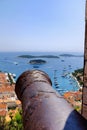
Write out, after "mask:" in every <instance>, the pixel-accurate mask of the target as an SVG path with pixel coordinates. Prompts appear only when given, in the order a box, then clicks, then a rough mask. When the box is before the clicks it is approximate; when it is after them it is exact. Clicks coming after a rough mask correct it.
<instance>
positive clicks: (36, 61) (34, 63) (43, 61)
mask: <svg viewBox="0 0 87 130" xmlns="http://www.w3.org/2000/svg"><path fill="white" fill-rule="evenodd" d="M29 63H30V64H32V65H38V64H39V65H42V64H45V63H46V61H45V60H42V59H37V60H30V62H29Z"/></svg>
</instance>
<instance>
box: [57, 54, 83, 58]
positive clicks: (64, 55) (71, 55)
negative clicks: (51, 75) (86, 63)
mask: <svg viewBox="0 0 87 130" xmlns="http://www.w3.org/2000/svg"><path fill="white" fill-rule="evenodd" d="M59 56H63V57H83V55H73V54H61V55H59Z"/></svg>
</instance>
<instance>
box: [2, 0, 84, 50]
mask: <svg viewBox="0 0 87 130" xmlns="http://www.w3.org/2000/svg"><path fill="white" fill-rule="evenodd" d="M84 31H85V0H0V51H75V52H83V50H84Z"/></svg>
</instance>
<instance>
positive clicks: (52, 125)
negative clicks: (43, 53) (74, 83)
mask: <svg viewBox="0 0 87 130" xmlns="http://www.w3.org/2000/svg"><path fill="white" fill-rule="evenodd" d="M15 91H16V94H17V96H18V99H20V100H21V102H22V109H23V124H24V130H87V121H86V120H85V119H84V118H83V117H82V116H81V115H80V114H79V113H78V112H76V111H75V110H74V109H73V108H72V107H71V105H70V104H68V103H67V101H65V100H64V99H63V97H62V96H60V95H59V94H58V93H57V92H56V91H55V90H54V89H53V88H52V83H51V80H50V78H49V76H48V75H47V74H46V73H44V72H43V71H40V70H31V71H30V70H29V71H26V72H24V73H23V74H22V75H21V76H20V77H19V78H18V80H17V82H16V86H15Z"/></svg>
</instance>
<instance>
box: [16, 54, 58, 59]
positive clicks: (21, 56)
mask: <svg viewBox="0 0 87 130" xmlns="http://www.w3.org/2000/svg"><path fill="white" fill-rule="evenodd" d="M18 57H19V58H59V57H58V56H54V55H41V56H33V55H20V56H18Z"/></svg>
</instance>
